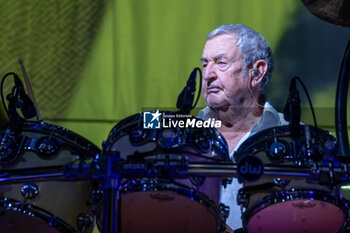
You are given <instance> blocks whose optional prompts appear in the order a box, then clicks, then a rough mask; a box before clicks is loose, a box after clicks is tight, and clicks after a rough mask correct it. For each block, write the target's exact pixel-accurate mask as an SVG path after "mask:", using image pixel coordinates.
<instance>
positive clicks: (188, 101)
mask: <svg viewBox="0 0 350 233" xmlns="http://www.w3.org/2000/svg"><path fill="white" fill-rule="evenodd" d="M197 70H199V72H200V69H199V68H198V67H196V68H194V69H193V71H192V72H191V74H190V77H189V78H188V81H187V84H186V86H185V87H184V89H183V90H182V91H181V93H180V95H179V96H178V98H177V103H176V107H177V108H178V109H179V110H180V112H181V113H184V114H190V112H191V110H192V105H193V100H194V94H195V93H196V79H197Z"/></svg>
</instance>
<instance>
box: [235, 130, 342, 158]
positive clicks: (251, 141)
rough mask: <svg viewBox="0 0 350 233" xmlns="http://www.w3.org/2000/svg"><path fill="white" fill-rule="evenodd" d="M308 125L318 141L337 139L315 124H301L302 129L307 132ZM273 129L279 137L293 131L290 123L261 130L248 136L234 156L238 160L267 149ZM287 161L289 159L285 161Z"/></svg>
mask: <svg viewBox="0 0 350 233" xmlns="http://www.w3.org/2000/svg"><path fill="white" fill-rule="evenodd" d="M306 126H308V127H309V128H310V132H311V134H316V135H317V137H313V138H316V139H317V140H318V141H317V142H321V141H325V139H331V140H333V141H335V138H334V137H333V136H332V135H331V134H330V132H329V131H327V130H323V129H320V128H315V127H314V126H310V125H301V129H300V130H301V131H303V133H305V127H306ZM273 130H275V131H276V132H275V133H276V136H277V138H279V137H288V136H290V135H291V131H290V128H289V125H281V126H276V127H272V128H267V129H264V130H262V131H259V132H257V133H255V134H254V135H252V136H250V137H248V138H247V139H246V140H245V141H244V142H243V143H242V145H240V147H239V148H238V150H237V151H236V152H235V153H234V158H235V160H236V161H238V160H239V159H240V158H241V157H242V156H244V155H245V154H247V153H252V151H253V154H255V153H257V152H259V151H264V149H265V142H267V141H272V140H273V139H274V137H275V135H274V132H273ZM283 162H287V161H283Z"/></svg>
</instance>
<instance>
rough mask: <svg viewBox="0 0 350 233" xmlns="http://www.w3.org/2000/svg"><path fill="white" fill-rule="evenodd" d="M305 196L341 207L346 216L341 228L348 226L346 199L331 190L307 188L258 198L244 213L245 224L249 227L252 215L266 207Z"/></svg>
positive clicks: (302, 198) (301, 198)
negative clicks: (335, 195)
mask: <svg viewBox="0 0 350 233" xmlns="http://www.w3.org/2000/svg"><path fill="white" fill-rule="evenodd" d="M305 198H312V199H313V200H318V201H324V202H328V203H330V204H333V205H335V206H337V207H339V208H340V209H341V210H342V211H343V213H344V216H345V218H344V223H343V226H342V227H341V228H340V229H342V228H343V227H345V226H346V224H347V223H346V222H347V221H346V219H347V218H348V210H347V209H348V208H347V204H346V203H345V202H344V201H342V200H341V199H338V198H336V197H334V195H333V194H332V193H329V192H324V191H319V190H306V189H293V190H286V191H280V192H276V193H274V194H272V195H268V196H266V197H264V198H262V199H260V200H258V201H257V202H256V203H254V205H253V206H252V207H249V208H247V210H246V211H245V212H244V213H243V214H242V220H243V225H244V226H245V227H247V226H248V223H249V220H250V219H251V217H253V216H254V215H255V214H256V213H258V212H259V211H261V210H263V209H265V208H266V207H269V206H271V205H274V204H278V203H282V202H286V201H293V200H304V199H305Z"/></svg>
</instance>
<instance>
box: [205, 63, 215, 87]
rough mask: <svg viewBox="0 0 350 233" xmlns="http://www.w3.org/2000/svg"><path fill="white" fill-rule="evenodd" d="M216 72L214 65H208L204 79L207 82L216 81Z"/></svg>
mask: <svg viewBox="0 0 350 233" xmlns="http://www.w3.org/2000/svg"><path fill="white" fill-rule="evenodd" d="M216 77H217V75H216V70H215V67H214V64H213V63H208V64H207V66H206V67H205V69H204V71H203V79H204V80H205V81H207V82H208V81H210V80H211V79H216Z"/></svg>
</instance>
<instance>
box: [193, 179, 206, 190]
mask: <svg viewBox="0 0 350 233" xmlns="http://www.w3.org/2000/svg"><path fill="white" fill-rule="evenodd" d="M190 181H191V183H192V185H194V186H195V187H197V188H198V187H200V186H202V185H203V184H204V181H205V177H203V176H191V177H190Z"/></svg>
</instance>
